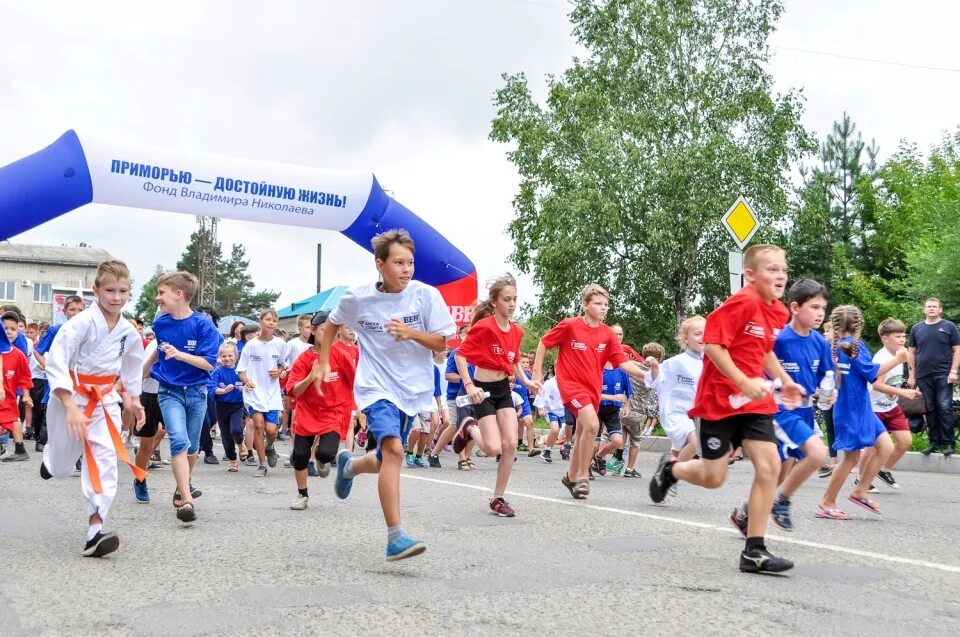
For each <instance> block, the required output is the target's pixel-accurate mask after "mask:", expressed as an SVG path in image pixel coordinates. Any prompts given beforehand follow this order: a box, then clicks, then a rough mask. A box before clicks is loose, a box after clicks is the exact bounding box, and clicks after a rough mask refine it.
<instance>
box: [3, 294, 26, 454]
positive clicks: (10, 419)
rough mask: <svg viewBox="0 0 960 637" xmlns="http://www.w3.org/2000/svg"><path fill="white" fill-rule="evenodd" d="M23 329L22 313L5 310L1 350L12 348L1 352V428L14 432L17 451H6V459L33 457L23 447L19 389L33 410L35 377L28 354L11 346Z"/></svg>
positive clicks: (15, 449) (22, 397)
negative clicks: (31, 391) (31, 395)
mask: <svg viewBox="0 0 960 637" xmlns="http://www.w3.org/2000/svg"><path fill="white" fill-rule="evenodd" d="M19 331H20V316H19V315H18V314H17V313H16V312H5V313H4V314H3V332H4V341H5V342H4V343H3V344H0V351H2V350H3V349H7V348H9V351H5V352H3V353H2V354H0V375H2V376H3V382H2V383H0V431H2V430H4V429H6V430H7V431H9V432H11V433H12V434H13V444H14V452H13V453H8V454H6V455H5V456H4V458H3V462H16V461H18V460H27V459H28V458H29V457H30V456H29V455H27V450H26V449H25V448H24V446H23V425H22V424H21V422H20V405H19V404H18V402H17V391H18V390H19V391H20V393H21V394H22V396H21V400H23V403H24V405H25V406H26V407H28V408H31V409H32V408H33V402H32V401H31V400H30V393H29V390H30V388H31V387H33V380H32V379H31V376H32V374H31V373H30V364H29V363H28V362H27V357H26V356H24V355H23V352H21V351H20V350H19V349H17V348H16V347H13V346H12V345H11V343H13V340H14V339H15V338H16V337H17V333H18V332H19ZM18 425H19V426H18Z"/></svg>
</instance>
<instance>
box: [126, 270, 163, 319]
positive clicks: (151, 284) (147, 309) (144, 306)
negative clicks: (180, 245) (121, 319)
mask: <svg viewBox="0 0 960 637" xmlns="http://www.w3.org/2000/svg"><path fill="white" fill-rule="evenodd" d="M163 273H164V269H163V266H161V265H158V266H157V267H156V269H155V270H154V271H153V276H151V277H150V279H149V280H148V281H147V282H146V283H144V284H143V289H142V290H140V297H139V298H138V299H137V304H136V305H135V306H134V308H133V314H134V316H138V317H140V318H141V319H143V322H144V323H145V324H147V325H149V324H151V323H153V315H154V314H156V312H157V279H159V278H160V277H161V276H162V275H163Z"/></svg>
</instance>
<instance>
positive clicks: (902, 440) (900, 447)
mask: <svg viewBox="0 0 960 637" xmlns="http://www.w3.org/2000/svg"><path fill="white" fill-rule="evenodd" d="M890 435H891V436H893V451H892V452H891V453H890V457H889V458H887V462H886V464H885V465H883V466H884V468H885V469H886V470H887V471H892V470H893V468H894V467H895V466H897V463H898V462H900V458H902V457H903V454H905V453H907V452H908V451H910V447H911V445H913V434H912V433H910V432H909V431H891V432H890ZM871 453H872V451H871Z"/></svg>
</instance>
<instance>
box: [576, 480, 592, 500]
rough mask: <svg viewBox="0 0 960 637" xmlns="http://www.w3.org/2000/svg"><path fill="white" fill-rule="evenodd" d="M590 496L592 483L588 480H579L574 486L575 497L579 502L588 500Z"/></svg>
mask: <svg viewBox="0 0 960 637" xmlns="http://www.w3.org/2000/svg"><path fill="white" fill-rule="evenodd" d="M588 495H590V482H588V481H587V480H577V482H576V484H574V485H573V497H575V498H576V499H577V500H586V499H587V496H588Z"/></svg>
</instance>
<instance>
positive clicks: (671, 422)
mask: <svg viewBox="0 0 960 637" xmlns="http://www.w3.org/2000/svg"><path fill="white" fill-rule="evenodd" d="M663 430H664V431H665V432H666V434H667V436H669V437H670V443H671V445H672V448H673V450H674V451H680V450H681V449H683V447H684V445H686V444H687V438H689V437H690V434H691V433H694V432H695V431H696V430H697V428H696V427H695V426H694V424H693V419H692V418H690V417H689V416H685V415H683V414H670V415H668V416H667V419H666V420H665V421H663Z"/></svg>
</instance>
